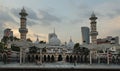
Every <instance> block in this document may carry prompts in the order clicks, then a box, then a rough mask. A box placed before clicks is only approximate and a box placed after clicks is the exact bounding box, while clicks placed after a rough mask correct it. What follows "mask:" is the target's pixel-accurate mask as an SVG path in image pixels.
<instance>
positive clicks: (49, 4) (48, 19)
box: [0, 0, 120, 43]
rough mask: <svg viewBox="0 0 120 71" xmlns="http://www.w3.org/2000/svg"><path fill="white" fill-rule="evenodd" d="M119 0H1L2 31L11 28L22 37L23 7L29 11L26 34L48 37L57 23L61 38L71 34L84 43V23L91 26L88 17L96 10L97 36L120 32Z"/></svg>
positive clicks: (102, 36)
mask: <svg viewBox="0 0 120 71" xmlns="http://www.w3.org/2000/svg"><path fill="white" fill-rule="evenodd" d="M119 2H120V1H119V0H116V1H114V0H109V1H104V0H97V1H96V0H89V1H88V0H84V1H83V0H60V1H57V0H53V1H48V0H44V1H43V0H36V1H29V2H28V0H25V1H24V0H20V1H17V0H11V3H10V4H9V1H8V0H1V1H0V3H1V5H0V13H1V14H0V16H1V17H0V23H1V27H0V28H1V29H0V30H1V31H0V34H3V30H4V29H6V28H11V29H12V31H13V32H14V35H15V36H16V37H20V34H19V31H18V29H19V26H20V19H19V18H20V16H19V12H20V10H21V9H22V7H24V8H25V9H26V12H27V13H28V14H29V15H28V17H27V19H28V20H27V27H28V29H29V31H28V35H27V38H31V39H32V40H33V41H35V40H36V38H37V37H36V35H39V39H40V40H45V41H48V40H47V39H48V34H49V33H51V32H53V29H54V27H55V28H56V34H57V35H58V37H59V38H60V40H61V41H62V42H65V41H67V42H68V41H69V39H70V36H72V40H73V41H74V42H80V43H82V35H81V27H83V26H87V27H89V28H90V21H89V18H90V16H91V14H92V12H93V11H94V12H95V14H96V16H97V17H98V19H97V31H98V33H99V35H98V38H104V37H106V36H120V34H119V30H120V29H119V28H120V25H119V23H120V21H119V19H120V16H119V11H120V9H119ZM31 4H33V5H31ZM114 24H115V25H114ZM63 34H64V35H63ZM2 36H3V35H1V36H0V38H1V37H2Z"/></svg>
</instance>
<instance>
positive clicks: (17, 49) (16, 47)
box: [11, 45, 20, 51]
mask: <svg viewBox="0 0 120 71" xmlns="http://www.w3.org/2000/svg"><path fill="white" fill-rule="evenodd" d="M11 50H13V51H20V47H18V46H16V45H11Z"/></svg>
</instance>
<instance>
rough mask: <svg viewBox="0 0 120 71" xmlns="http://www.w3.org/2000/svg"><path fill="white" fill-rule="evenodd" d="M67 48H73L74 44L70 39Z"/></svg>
mask: <svg viewBox="0 0 120 71" xmlns="http://www.w3.org/2000/svg"><path fill="white" fill-rule="evenodd" d="M67 47H68V48H73V47H74V42H72V40H71V39H70V41H69V43H68V44H67Z"/></svg>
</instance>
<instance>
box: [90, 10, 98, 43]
mask: <svg viewBox="0 0 120 71" xmlns="http://www.w3.org/2000/svg"><path fill="white" fill-rule="evenodd" d="M89 19H90V20H91V23H90V24H91V32H90V35H91V42H92V43H93V44H96V43H97V35H98V32H97V28H96V19H97V17H96V16H95V14H94V12H93V13H92V15H91V17H90V18H89Z"/></svg>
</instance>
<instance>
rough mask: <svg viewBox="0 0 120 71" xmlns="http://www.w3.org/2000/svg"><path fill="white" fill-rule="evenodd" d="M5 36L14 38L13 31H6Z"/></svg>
mask: <svg viewBox="0 0 120 71" xmlns="http://www.w3.org/2000/svg"><path fill="white" fill-rule="evenodd" d="M4 36H5V37H13V31H11V29H9V28H7V29H5V30H4Z"/></svg>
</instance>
